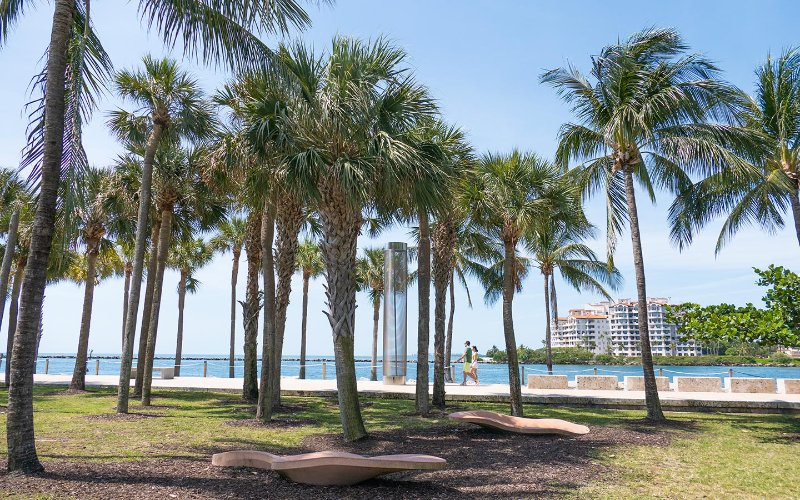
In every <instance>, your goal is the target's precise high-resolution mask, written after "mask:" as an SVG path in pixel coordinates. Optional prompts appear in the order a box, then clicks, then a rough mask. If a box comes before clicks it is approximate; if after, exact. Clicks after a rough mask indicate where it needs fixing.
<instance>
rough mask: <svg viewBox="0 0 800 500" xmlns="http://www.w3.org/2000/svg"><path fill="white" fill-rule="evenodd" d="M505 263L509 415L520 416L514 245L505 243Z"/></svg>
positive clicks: (520, 395)
mask: <svg viewBox="0 0 800 500" xmlns="http://www.w3.org/2000/svg"><path fill="white" fill-rule="evenodd" d="M504 246H505V261H504V262H503V334H504V336H505V340H506V354H507V356H508V382H509V392H510V394H511V415H513V416H515V417H521V416H522V412H523V410H522V389H521V388H520V382H519V360H518V359H517V340H516V337H515V335H514V316H513V302H514V259H515V258H516V245H515V244H514V242H512V241H505V242H504Z"/></svg>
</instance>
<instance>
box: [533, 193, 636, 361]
mask: <svg viewBox="0 0 800 500" xmlns="http://www.w3.org/2000/svg"><path fill="white" fill-rule="evenodd" d="M568 215H570V214H568ZM571 215H572V216H573V217H570V218H569V219H563V220H560V221H559V220H548V218H543V219H542V221H541V222H542V223H539V224H535V225H534V226H532V227H531V228H530V230H529V232H528V233H527V234H526V235H525V245H526V248H527V250H528V253H529V255H530V261H529V262H530V265H532V266H534V267H536V268H538V269H539V272H540V273H541V275H542V279H543V280H544V305H545V312H546V314H545V316H546V318H547V319H546V325H545V353H546V364H547V371H548V372H549V373H552V371H553V351H552V326H551V319H552V313H553V311H551V304H552V303H553V302H554V300H555V299H554V297H552V296H551V294H552V293H554V292H553V290H555V282H554V280H553V276H554V275H555V272H556V270H558V271H559V272H560V275H561V278H562V279H563V280H564V281H565V282H566V283H567V284H569V285H570V286H572V287H573V288H574V289H575V290H577V291H581V290H588V291H591V292H595V293H599V294H601V295H603V296H604V297H606V298H607V299H610V298H611V296H610V295H609V293H608V291H606V288H605V286H604V285H608V286H609V287H610V288H611V289H614V290H615V289H617V288H618V287H619V285H620V282H621V281H622V276H621V274H620V273H619V270H617V269H616V268H615V267H613V266H611V269H609V265H608V263H606V262H602V261H600V260H598V258H597V256H596V255H595V253H594V252H593V251H592V249H591V248H589V247H588V246H587V245H586V244H585V243H583V241H582V240H583V239H584V238H586V237H589V236H591V235H592V227H591V226H590V225H589V224H588V223H587V222H586V221H585V218H584V217H583V211H582V210H581V207H580V205H579V204H578V203H576V206H575V208H574V211H572V213H571Z"/></svg>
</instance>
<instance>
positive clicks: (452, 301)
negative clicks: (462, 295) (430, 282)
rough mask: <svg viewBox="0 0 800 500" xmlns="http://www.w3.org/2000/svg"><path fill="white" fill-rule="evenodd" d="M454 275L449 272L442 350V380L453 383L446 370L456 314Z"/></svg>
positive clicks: (452, 272)
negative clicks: (448, 310) (445, 328)
mask: <svg viewBox="0 0 800 500" xmlns="http://www.w3.org/2000/svg"><path fill="white" fill-rule="evenodd" d="M455 280H456V275H455V270H453V271H451V272H450V285H449V286H448V288H449V289H450V315H449V316H448V318H447V341H446V346H445V349H444V361H445V368H446V369H445V371H444V378H445V380H446V381H448V382H451V383H452V382H454V380H453V377H451V376H450V370H449V369H448V368H447V367H449V366H450V363H451V362H452V360H453V317H454V316H455V314H456V283H455Z"/></svg>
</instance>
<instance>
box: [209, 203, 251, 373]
mask: <svg viewBox="0 0 800 500" xmlns="http://www.w3.org/2000/svg"><path fill="white" fill-rule="evenodd" d="M246 226H247V223H246V222H245V220H244V219H243V218H241V217H235V216H234V217H231V218H229V219H226V220H224V221H223V222H222V224H220V225H219V227H218V228H217V231H218V232H217V234H216V235H215V236H214V237H213V238H211V241H210V243H211V246H212V247H213V249H214V250H215V251H219V252H228V251H230V252H231V253H232V254H233V266H232V268H231V343H230V344H231V345H230V356H229V362H228V377H230V378H233V377H234V369H233V365H234V357H235V354H236V353H235V343H236V282H237V281H238V278H239V258H240V257H241V256H242V247H244V242H245V238H246V235H247V230H246Z"/></svg>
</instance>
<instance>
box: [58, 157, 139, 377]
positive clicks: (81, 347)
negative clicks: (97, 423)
mask: <svg viewBox="0 0 800 500" xmlns="http://www.w3.org/2000/svg"><path fill="white" fill-rule="evenodd" d="M78 179H79V181H78V183H77V184H76V185H75V186H74V189H77V190H80V191H81V192H82V193H83V194H82V196H81V197H80V198H79V200H80V201H79V203H78V207H77V217H76V219H77V220H78V222H79V228H80V240H81V241H82V242H83V246H84V247H85V261H86V262H85V264H86V267H85V273H86V276H85V278H84V279H83V280H81V281H82V282H83V283H85V285H84V296H83V312H82V316H81V329H80V334H79V337H78V349H77V354H76V356H75V369H74V370H73V373H72V380H71V382H70V384H69V387H70V389H73V390H80V391H82V390H84V389H85V388H86V358H87V354H88V351H89V330H90V328H91V322H92V304H93V302H94V287H95V285H96V283H97V281H98V273H97V259H98V257H100V255H101V252H102V253H104V254H107V253H109V252H110V253H111V254H113V256H115V257H117V260H118V259H119V257H118V256H117V253H116V251H115V250H114V248H113V245H114V244H113V241H112V240H111V239H110V238H114V237H115V236H116V235H117V234H118V233H119V232H120V228H123V227H124V226H127V225H129V224H130V223H131V222H132V220H133V213H131V211H130V209H129V208H128V207H130V205H129V204H128V203H125V202H124V201H123V202H122V203H118V198H117V196H116V195H117V193H118V192H119V190H118V189H115V188H114V183H115V179H114V174H113V173H111V171H109V170H100V169H96V168H90V169H88V170H87V171H86V173H85V174H83V175H81V176H80V177H79V178H78Z"/></svg>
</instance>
